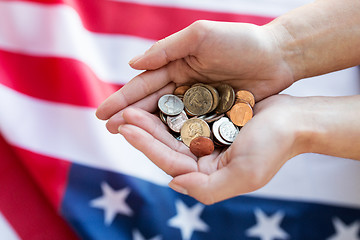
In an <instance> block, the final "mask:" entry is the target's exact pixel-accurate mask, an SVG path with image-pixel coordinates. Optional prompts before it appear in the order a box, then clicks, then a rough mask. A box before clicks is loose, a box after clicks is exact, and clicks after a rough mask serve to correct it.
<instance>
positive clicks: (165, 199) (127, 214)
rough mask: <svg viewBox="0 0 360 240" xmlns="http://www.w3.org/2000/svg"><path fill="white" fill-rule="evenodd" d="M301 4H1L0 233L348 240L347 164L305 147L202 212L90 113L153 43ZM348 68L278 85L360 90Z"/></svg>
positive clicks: (354, 234) (239, 0)
mask: <svg viewBox="0 0 360 240" xmlns="http://www.w3.org/2000/svg"><path fill="white" fill-rule="evenodd" d="M307 2H310V1H307V0H292V1H286V0H252V1H249V0H222V1H219V0H196V1H194V0H182V1H180V0H133V1H131V0H88V1H81V0H48V1H45V0H44V1H41V0H19V1H11V0H9V1H3V0H0V166H1V167H0V171H1V173H0V232H1V237H0V238H1V239H6V240H8V239H9V240H12V239H120V240H129V239H133V240H145V239H147V240H168V239H169V240H176V239H184V240H195V239H204V240H210V239H216V240H226V239H231V240H232V239H260V240H275V239H276V240H278V239H301V240H305V239H306V240H307V239H316V240H321V239H328V240H359V239H360V187H359V183H360V174H359V173H360V163H359V162H357V161H353V160H349V159H340V158H334V157H329V156H324V155H317V154H303V155H300V156H297V157H295V158H293V159H291V160H290V161H288V162H287V163H286V164H285V166H284V167H283V168H282V169H281V170H280V171H279V173H278V174H277V175H276V176H275V177H274V179H272V180H271V182H270V183H269V184H267V185H266V186H265V187H264V188H262V189H260V190H258V191H256V192H254V193H251V194H246V195H243V196H238V197H235V198H232V199H229V200H226V201H223V202H220V203H217V204H214V205H211V206H205V205H203V204H201V203H199V202H197V201H196V200H194V199H192V198H190V197H188V196H185V195H181V194H179V193H176V192H174V191H173V190H171V189H170V188H169V187H168V186H167V183H168V182H169V180H170V177H169V176H167V175H166V174H165V173H163V172H162V171H161V170H159V169H158V168H157V167H156V166H155V165H154V164H152V163H151V161H149V160H148V159H146V157H145V156H144V155H143V154H142V153H140V152H138V151H137V150H135V149H134V148H133V147H131V146H130V145H129V144H128V143H127V142H126V141H125V140H124V138H123V137H122V136H120V135H112V134H110V133H109V132H107V130H106V128H105V126H104V122H101V121H100V120H98V119H96V117H95V110H96V108H97V107H98V105H99V104H100V103H101V102H102V101H103V100H105V98H106V97H108V96H109V95H110V94H111V93H113V92H114V91H116V90H117V89H119V88H120V87H121V86H122V85H123V84H125V83H126V82H127V81H129V80H130V79H131V78H132V77H134V76H135V75H136V74H138V73H139V72H137V71H135V70H132V69H131V68H130V67H129V66H128V64H127V62H128V61H129V60H130V59H131V58H132V57H133V56H136V55H138V54H141V53H142V52H144V51H145V50H146V49H147V48H148V47H150V46H151V45H152V44H153V43H154V42H155V41H157V40H159V39H161V38H164V37H166V36H168V35H170V34H172V33H174V32H176V31H179V30H181V29H182V28H184V27H186V26H188V25H189V24H191V23H192V22H194V21H195V20H198V19H208V20H218V21H233V22H248V23H254V24H257V25H262V24H266V23H268V22H270V21H271V20H272V19H274V18H275V17H277V16H279V15H281V14H283V13H285V12H287V11H289V10H291V9H293V8H295V7H298V6H301V5H303V4H305V3H307ZM359 76H360V75H359V72H358V69H357V68H351V69H348V70H343V71H339V72H335V73H331V74H327V75H324V76H321V77H316V78H317V79H305V80H302V81H300V82H298V83H296V84H295V85H293V86H292V87H290V88H289V89H287V90H285V91H284V93H288V94H291V95H296V96H308V95H329V96H338V95H352V94H359V93H360V81H359ZM259 134H260V133H259ZM229 184H231V183H229Z"/></svg>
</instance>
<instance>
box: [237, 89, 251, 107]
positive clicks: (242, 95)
mask: <svg viewBox="0 0 360 240" xmlns="http://www.w3.org/2000/svg"><path fill="white" fill-rule="evenodd" d="M235 95H236V99H239V100H243V101H245V102H247V103H248V104H250V106H251V107H252V108H253V107H254V105H255V97H254V95H253V94H252V93H251V92H249V91H247V90H240V91H237V92H236V94H235Z"/></svg>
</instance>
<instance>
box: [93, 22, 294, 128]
mask: <svg viewBox="0 0 360 240" xmlns="http://www.w3.org/2000/svg"><path fill="white" fill-rule="evenodd" d="M130 66H131V67H133V68H135V69H139V70H146V71H145V72H143V73H142V74H140V75H138V76H136V77H135V78H133V79H132V80H130V81H129V82H128V83H127V84H126V85H125V86H124V87H122V88H121V89H120V90H119V91H117V92H116V93H114V94H113V95H111V96H110V97H109V98H108V99H107V100H106V101H105V102H104V103H102V105H101V106H100V107H99V108H98V110H97V113H96V115H97V117H98V118H100V119H102V120H109V121H108V123H107V128H108V130H109V131H110V132H112V133H117V128H118V126H119V125H120V124H122V117H121V116H120V114H119V112H120V111H122V110H123V109H125V108H126V107H128V106H135V107H139V108H142V109H144V110H146V111H149V112H151V111H154V110H155V108H156V101H157V100H158V99H159V97H160V96H161V95H163V94H165V93H171V92H172V91H173V90H174V88H175V87H176V86H179V85H185V84H186V85H190V84H193V83H196V82H202V83H208V84H213V85H216V84H220V83H227V84H229V85H231V86H232V87H233V88H234V89H235V90H239V89H246V90H249V91H251V92H252V93H253V94H254V96H255V99H256V101H259V100H261V99H263V98H265V97H268V96H270V95H273V94H276V93H278V92H280V91H281V90H283V89H285V88H287V87H288V86H290V85H291V84H292V83H293V81H294V79H293V74H292V70H291V68H290V67H289V65H288V64H287V63H286V61H285V60H284V59H283V55H282V50H281V49H280V47H279V46H278V37H275V34H274V31H273V30H271V28H270V27H268V26H256V25H252V24H246V23H225V22H212V21H197V22H195V23H193V24H192V25H190V26H189V27H187V28H185V29H183V30H181V31H179V32H177V33H175V34H173V35H171V36H169V37H167V38H165V39H162V40H160V41H158V42H157V43H155V44H154V45H153V46H152V47H151V48H150V49H149V50H148V51H146V52H145V53H144V54H143V55H141V56H137V57H135V58H134V59H132V60H131V61H130Z"/></svg>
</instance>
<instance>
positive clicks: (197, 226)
mask: <svg viewBox="0 0 360 240" xmlns="http://www.w3.org/2000/svg"><path fill="white" fill-rule="evenodd" d="M175 206H176V211H177V213H178V214H177V215H176V216H174V217H173V218H171V219H169V221H168V224H169V226H171V227H175V228H180V231H181V236H182V238H183V240H189V239H190V238H191V235H192V234H193V232H194V231H202V232H207V231H208V229H209V226H208V225H207V224H206V223H205V222H203V221H202V220H201V219H200V215H201V213H202V211H203V210H204V205H202V204H200V203H198V204H196V205H194V206H193V207H191V208H188V207H187V206H186V205H185V204H184V203H183V202H182V201H181V200H178V201H176V203H175Z"/></svg>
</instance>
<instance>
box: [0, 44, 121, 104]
mask: <svg viewBox="0 0 360 240" xmlns="http://www.w3.org/2000/svg"><path fill="white" fill-rule="evenodd" d="M0 66H1V68H0V83H1V84H4V85H5V86H8V87H10V88H12V89H14V90H16V91H18V92H21V93H23V94H26V95H29V96H32V97H36V98H39V99H43V100H49V101H54V102H60V103H67V104H72V105H79V106H84V107H93V108H96V107H98V106H99V104H100V103H101V102H103V101H104V100H105V99H106V98H107V97H108V96H109V95H110V94H112V93H113V92H115V91H116V90H118V89H119V88H120V87H121V86H120V85H115V84H110V83H106V82H103V81H100V80H99V79H98V78H97V77H96V75H95V74H94V73H93V71H91V69H90V68H89V67H88V66H87V65H86V64H84V63H82V62H80V61H77V60H73V59H69V58H56V57H38V56H36V57H34V56H29V55H25V54H19V53H11V52H7V51H4V50H0Z"/></svg>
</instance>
